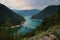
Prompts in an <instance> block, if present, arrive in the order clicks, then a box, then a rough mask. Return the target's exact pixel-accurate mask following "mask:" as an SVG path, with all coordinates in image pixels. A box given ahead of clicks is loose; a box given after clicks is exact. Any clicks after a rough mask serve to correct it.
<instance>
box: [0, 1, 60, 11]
mask: <svg viewBox="0 0 60 40" xmlns="http://www.w3.org/2000/svg"><path fill="white" fill-rule="evenodd" d="M0 3H2V4H4V5H6V6H7V7H9V8H10V9H17V10H28V9H39V10H42V9H44V8H45V7H47V6H49V5H59V4H60V0H0Z"/></svg>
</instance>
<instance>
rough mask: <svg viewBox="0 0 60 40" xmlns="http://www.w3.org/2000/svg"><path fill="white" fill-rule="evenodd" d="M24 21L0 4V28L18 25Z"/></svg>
mask: <svg viewBox="0 0 60 40" xmlns="http://www.w3.org/2000/svg"><path fill="white" fill-rule="evenodd" d="M24 20H25V19H24V18H23V17H22V16H20V15H18V14H16V13H15V12H13V11H12V10H10V9H9V8H8V7H6V6H5V5H3V4H0V27H1V26H4V27H5V26H6V27H8V26H13V25H20V24H21V22H22V21H24Z"/></svg>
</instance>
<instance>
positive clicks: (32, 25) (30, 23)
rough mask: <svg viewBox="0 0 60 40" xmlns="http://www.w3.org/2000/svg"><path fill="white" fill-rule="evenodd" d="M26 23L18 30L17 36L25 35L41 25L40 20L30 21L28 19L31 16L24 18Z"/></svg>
mask: <svg viewBox="0 0 60 40" xmlns="http://www.w3.org/2000/svg"><path fill="white" fill-rule="evenodd" d="M24 18H25V19H26V22H25V23H24V26H22V27H21V28H20V29H19V30H18V34H20V33H21V34H26V33H28V32H31V31H33V30H34V29H35V28H36V27H37V26H38V25H41V23H42V21H40V20H32V19H30V18H31V16H25V17H24Z"/></svg>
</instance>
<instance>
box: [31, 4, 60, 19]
mask: <svg viewBox="0 0 60 40" xmlns="http://www.w3.org/2000/svg"><path fill="white" fill-rule="evenodd" d="M58 6H60V5H50V6H48V7H46V8H45V9H44V10H42V11H41V12H39V13H38V14H36V15H33V16H32V19H43V18H44V17H46V16H50V15H52V14H55V13H57V10H58Z"/></svg>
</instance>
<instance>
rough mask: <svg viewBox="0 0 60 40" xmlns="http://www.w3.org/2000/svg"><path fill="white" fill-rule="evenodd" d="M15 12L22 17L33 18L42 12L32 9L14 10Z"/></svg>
mask: <svg viewBox="0 0 60 40" xmlns="http://www.w3.org/2000/svg"><path fill="white" fill-rule="evenodd" d="M13 11H14V12H16V13H17V14H19V15H22V16H31V15H34V14H37V13H38V12H40V10H37V9H31V10H13Z"/></svg>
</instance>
